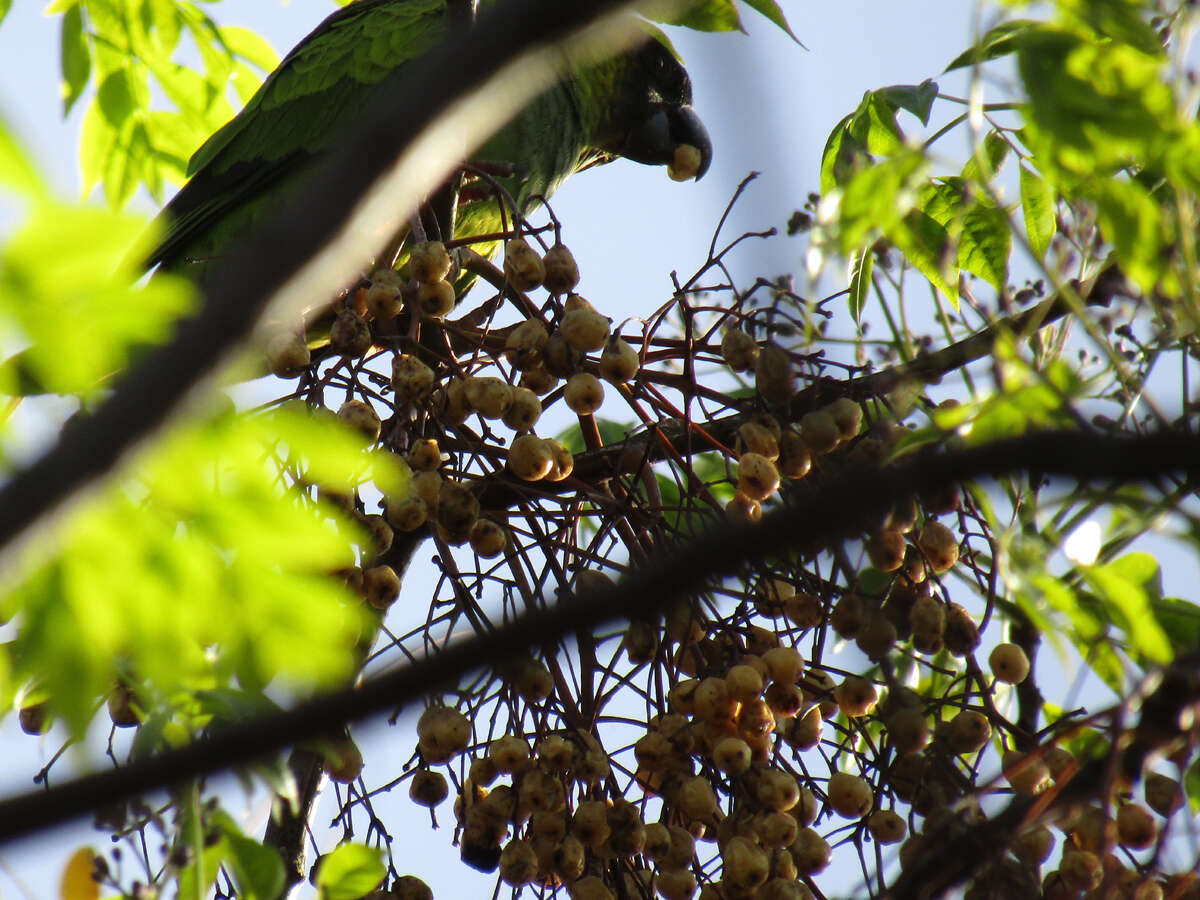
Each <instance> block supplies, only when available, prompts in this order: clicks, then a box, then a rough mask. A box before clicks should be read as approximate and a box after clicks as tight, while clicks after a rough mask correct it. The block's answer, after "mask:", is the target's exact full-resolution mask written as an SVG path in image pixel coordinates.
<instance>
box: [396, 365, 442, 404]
mask: <svg viewBox="0 0 1200 900" xmlns="http://www.w3.org/2000/svg"><path fill="white" fill-rule="evenodd" d="M433 382H434V375H433V369H431V368H429V366H427V365H425V363H423V362H421V360H419V359H417V358H416V357H415V356H413V355H411V354H409V353H402V354H400V355H399V356H397V357H395V358H394V359H393V360H392V390H394V391H395V392H396V399H397V400H402V401H405V402H407V403H413V404H417V405H419V404H423V403H425V402H426V401H427V400H428V399H429V396H430V394H432V393H433Z"/></svg>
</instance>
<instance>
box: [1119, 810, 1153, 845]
mask: <svg viewBox="0 0 1200 900" xmlns="http://www.w3.org/2000/svg"><path fill="white" fill-rule="evenodd" d="M1156 840H1158V823H1157V822H1155V821H1154V816H1152V815H1151V814H1150V810H1148V809H1146V808H1145V807H1144V806H1139V805H1138V804H1136V803H1126V804H1124V805H1123V806H1122V807H1121V808H1120V809H1118V810H1117V842H1118V843H1120V845H1121V846H1122V847H1128V848H1129V849H1130V850H1145V849H1146V848H1147V847H1150V846H1153V844H1154V842H1155V841H1156Z"/></svg>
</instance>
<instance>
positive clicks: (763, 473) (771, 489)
mask: <svg viewBox="0 0 1200 900" xmlns="http://www.w3.org/2000/svg"><path fill="white" fill-rule="evenodd" d="M738 490H739V491H740V492H741V493H743V494H745V495H746V496H747V497H750V498H751V499H753V500H758V501H762V500H766V499H767V498H768V497H770V496H771V495H772V494H774V493H775V492H776V491H777V490H779V472H778V470H776V468H775V464H774V463H773V462H771V461H770V460H769V459H767V458H766V457H765V456H759V455H758V454H757V453H743V454H742V458H741V459H740V460H738Z"/></svg>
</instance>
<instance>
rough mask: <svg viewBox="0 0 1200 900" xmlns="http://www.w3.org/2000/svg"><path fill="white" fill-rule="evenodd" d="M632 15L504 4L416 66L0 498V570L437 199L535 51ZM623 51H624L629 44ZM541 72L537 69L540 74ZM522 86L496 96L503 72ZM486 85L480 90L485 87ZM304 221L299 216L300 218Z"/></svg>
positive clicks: (529, 78) (540, 81) (522, 94)
mask: <svg viewBox="0 0 1200 900" xmlns="http://www.w3.org/2000/svg"><path fill="white" fill-rule="evenodd" d="M627 5H629V0H587V2H579V3H559V2H555V0H513V2H510V3H504V4H498V5H497V6H496V7H494V8H493V9H491V10H490V11H488V12H487V13H485V15H484V16H483V18H482V20H481V22H480V25H479V27H475V28H466V29H460V30H459V31H458V32H457V33H456V35H455V36H454V37H453V38H452V39H450V40H448V41H447V42H446V43H445V44H443V45H442V46H441V47H439V48H437V49H435V50H433V51H431V52H430V53H429V54H427V55H426V56H425V57H422V58H420V59H417V60H414V61H413V62H412V64H411V65H412V66H413V72H412V78H411V80H410V81H408V82H407V86H406V88H405V89H404V90H403V91H401V92H399V93H398V94H395V95H392V96H391V97H389V98H387V102H386V103H381V104H378V105H376V106H375V107H373V108H372V109H371V110H370V111H369V112H368V113H367V115H365V116H364V125H363V126H362V127H361V128H360V129H358V130H357V131H356V133H354V134H348V135H346V136H345V137H344V139H342V140H339V141H338V143H337V146H336V149H335V150H333V151H331V152H330V154H329V155H328V156H327V158H326V159H325V161H324V162H323V163H322V164H320V165H319V167H317V168H316V169H315V170H314V172H313V175H312V177H311V179H310V181H309V183H308V186H307V188H306V189H305V190H304V191H303V192H302V194H301V195H300V196H299V197H297V198H296V199H295V201H294V202H291V203H288V204H285V206H284V208H283V209H282V210H281V211H280V215H279V217H278V218H276V219H275V220H274V221H273V222H272V223H271V224H270V225H269V226H268V227H265V228H264V229H262V230H261V231H260V232H258V233H257V234H256V235H255V236H253V237H252V238H251V239H249V240H248V241H246V242H244V243H243V244H242V245H240V246H238V247H236V248H234V249H233V250H232V251H231V252H230V254H229V255H228V256H227V257H226V258H225V259H224V260H222V261H221V262H220V263H214V264H213V267H212V273H211V284H210V287H209V289H208V293H207V295H206V296H205V298H204V303H203V305H202V306H201V308H200V310H199V312H198V313H196V314H195V315H194V316H192V317H189V318H186V319H184V320H183V321H181V322H180V323H179V326H178V328H177V330H176V333H175V335H174V337H173V338H172V339H171V340H170V341H169V342H168V343H167V344H165V345H162V346H160V347H157V348H155V349H154V350H151V351H149V352H148V353H147V354H146V355H145V356H144V357H143V358H142V359H141V360H140V361H138V362H137V363H136V364H135V365H133V366H132V367H131V368H130V369H129V370H128V371H127V372H126V373H124V375H123V376H121V377H120V378H119V379H118V380H117V382H116V385H115V388H114V391H113V393H112V394H111V395H110V396H109V398H108V399H107V400H106V401H105V402H104V403H103V404H102V405H101V406H100V407H99V408H98V409H97V410H96V411H95V413H94V414H92V415H91V416H88V417H87V418H86V419H81V420H79V421H78V422H77V424H76V427H73V428H71V429H68V430H66V431H64V433H63V434H62V435H61V436H60V438H59V441H58V443H57V445H56V446H54V447H53V448H51V450H50V451H49V452H47V453H46V454H45V455H44V456H43V457H41V458H40V459H38V460H37V461H36V462H34V463H33V464H32V465H30V466H28V467H27V468H26V469H24V470H23V471H21V472H20V473H18V474H17V475H16V476H15V477H13V478H12V479H11V480H9V481H8V483H7V484H5V485H4V487H3V488H2V489H0V548H3V551H4V553H5V554H7V555H6V556H5V557H4V558H2V559H0V563H12V561H13V560H14V559H15V557H16V552H15V551H16V547H15V546H14V544H15V543H16V541H17V539H18V538H20V537H26V536H28V535H29V533H30V532H31V531H32V530H33V529H34V526H36V525H39V524H43V523H45V522H46V521H47V519H48V518H50V517H51V516H52V515H54V514H56V513H61V512H62V510H63V507H64V506H65V505H67V503H68V501H70V500H72V499H73V498H74V497H76V496H78V495H79V494H80V493H81V491H82V489H83V488H85V487H87V486H89V485H91V484H93V483H95V482H96V481H98V480H99V479H101V478H103V477H104V476H105V475H107V474H109V473H110V472H112V471H113V470H114V469H115V468H116V467H117V466H118V465H119V464H120V463H121V461H122V459H123V458H124V457H125V455H126V454H127V453H128V452H129V451H130V450H131V449H133V448H134V447H135V446H136V445H137V444H139V443H140V442H141V441H143V440H145V439H146V438H148V437H149V436H150V435H151V434H152V433H153V432H154V431H155V430H156V429H158V428H159V427H161V426H162V425H164V424H165V423H166V422H167V421H168V420H169V418H170V417H171V416H172V415H173V414H174V413H175V411H176V410H178V409H180V408H181V407H182V406H183V405H184V404H185V402H186V401H187V399H188V398H189V396H190V395H192V394H193V393H195V392H196V391H197V390H198V389H199V388H200V387H201V386H202V385H203V384H204V383H205V382H206V381H207V380H208V379H209V378H210V377H211V376H212V375H213V374H214V373H215V372H216V371H217V370H218V369H219V368H220V367H221V366H222V365H223V364H224V362H225V361H226V360H228V359H229V358H230V357H231V355H232V354H233V352H234V351H235V350H236V349H237V347H238V346H239V345H240V343H241V342H242V341H244V340H245V339H246V338H247V337H248V336H249V335H250V333H251V331H252V330H253V328H254V327H255V325H256V323H257V322H258V321H259V319H260V318H261V316H262V314H263V313H264V311H265V310H266V309H267V308H268V307H272V308H274V309H279V308H281V307H282V308H283V309H284V314H285V315H290V314H291V313H293V312H296V311H298V310H301V309H303V308H304V307H305V306H313V305H318V304H321V303H323V302H325V301H326V300H327V299H328V297H330V296H332V295H333V293H334V292H335V291H336V290H337V288H338V287H339V286H341V285H342V284H343V283H345V282H346V281H348V280H349V278H350V277H351V276H352V274H353V273H354V272H355V271H356V270H357V269H358V267H359V266H360V265H361V264H362V263H363V262H364V261H365V260H366V259H367V258H368V257H369V256H370V254H371V253H372V252H374V250H376V249H378V248H377V246H376V244H377V243H378V241H377V240H373V239H372V235H374V234H376V233H381V234H383V233H386V234H390V233H392V232H393V231H394V230H395V223H396V222H399V221H402V220H403V219H404V218H407V217H408V216H409V215H411V213H412V211H413V210H415V209H416V207H417V205H418V203H419V201H420V198H421V196H422V195H423V194H424V193H426V192H428V191H429V190H431V189H432V188H434V187H436V186H437V184H438V183H439V182H441V181H442V180H443V179H444V178H445V177H446V175H447V174H448V173H449V172H450V171H451V170H452V169H453V167H454V166H455V165H456V164H457V163H458V161H459V158H460V156H461V154H462V153H463V150H464V143H465V144H466V145H467V146H472V145H474V144H477V143H480V142H482V141H483V140H484V139H486V137H487V136H488V134H490V133H491V132H492V131H493V130H494V129H495V128H496V127H498V126H499V125H500V124H502V123H503V121H504V120H505V119H506V118H507V117H508V116H509V115H511V114H512V113H514V112H516V110H517V109H519V108H520V106H521V105H522V104H523V103H524V102H527V101H528V100H529V99H532V97H533V96H534V95H535V94H536V93H537V91H539V90H541V89H543V88H545V87H547V86H548V85H549V84H550V83H551V82H552V81H553V79H554V77H556V67H555V66H554V65H553V64H551V63H550V61H548V60H547V59H546V58H545V57H544V56H540V55H539V52H538V51H539V50H541V49H542V48H545V47H548V46H550V45H553V44H555V43H556V42H561V41H564V40H566V39H567V38H568V37H569V36H571V35H572V34H574V33H576V32H578V31H580V30H581V29H582V28H583V27H584V26H585V25H589V24H594V23H596V22H597V21H598V20H600V19H601V18H602V17H603V16H605V15H607V14H610V13H614V12H616V11H618V10H620V9H622V8H623V7H625V6H627ZM626 39H628V38H626ZM539 61H540V64H537V65H535V64H534V63H535V62H539ZM515 70H519V71H520V77H519V78H511V79H507V80H506V83H504V84H502V85H501V84H498V82H499V81H501V80H502V76H503V75H504V74H505V73H506V72H513V71H515ZM481 86H482V87H481ZM297 210H303V214H297V213H296V211H297Z"/></svg>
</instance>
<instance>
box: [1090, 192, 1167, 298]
mask: <svg viewBox="0 0 1200 900" xmlns="http://www.w3.org/2000/svg"><path fill="white" fill-rule="evenodd" d="M1089 194H1090V196H1091V197H1092V199H1093V200H1094V201H1095V203H1096V218H1097V221H1098V222H1099V225H1100V231H1101V233H1102V234H1103V235H1104V237H1105V238H1106V239H1108V240H1109V241H1110V242H1111V243H1112V245H1113V249H1114V250H1115V251H1116V253H1117V256H1118V257H1119V258H1120V261H1121V268H1122V270H1123V271H1124V272H1125V274H1126V275H1128V276H1129V277H1130V278H1131V279H1132V280H1133V281H1134V282H1136V283H1137V284H1138V286H1140V287H1141V288H1142V289H1143V290H1145V291H1151V290H1152V289H1153V288H1154V286H1155V284H1156V283H1157V282H1158V280H1159V279H1160V278H1161V277H1162V276H1163V274H1164V273H1165V271H1166V267H1167V259H1166V254H1165V253H1164V249H1165V239H1164V231H1165V228H1166V224H1165V222H1164V221H1163V210H1162V208H1161V207H1160V206H1159V204H1158V203H1156V202H1155V200H1154V198H1153V197H1152V196H1151V195H1150V192H1149V191H1147V190H1146V188H1144V187H1142V185H1141V184H1139V183H1137V182H1135V181H1117V180H1115V179H1111V178H1106V179H1102V180H1101V179H1096V180H1095V181H1094V182H1092V183H1091V184H1090V185H1089Z"/></svg>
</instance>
